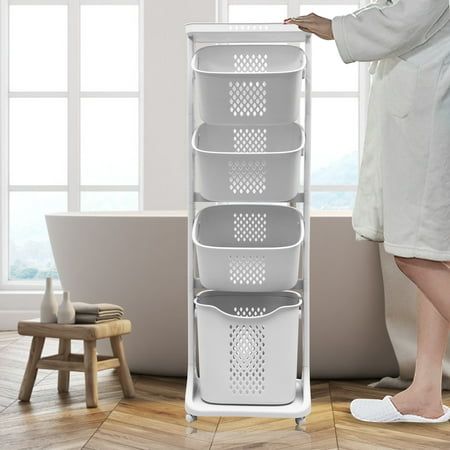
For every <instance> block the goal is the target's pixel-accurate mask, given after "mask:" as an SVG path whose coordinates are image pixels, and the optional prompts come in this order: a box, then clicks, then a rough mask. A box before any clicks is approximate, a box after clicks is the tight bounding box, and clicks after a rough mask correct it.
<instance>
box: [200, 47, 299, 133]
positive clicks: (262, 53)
mask: <svg viewBox="0 0 450 450" xmlns="http://www.w3.org/2000/svg"><path fill="white" fill-rule="evenodd" d="M305 61H306V58H305V54H304V52H303V51H302V50H301V49H300V48H299V47H294V46H292V45H214V46H209V47H203V48H201V49H200V50H198V51H197V53H196V54H195V55H194V58H193V60H192V69H193V71H194V74H195V77H196V79H197V82H198V87H199V93H200V115H201V117H202V119H203V120H204V121H205V122H207V123H211V124H231V125H234V124H282V123H291V122H295V121H296V120H297V117H298V112H299V100H298V99H299V98H300V89H301V77H302V73H303V70H304V67H305Z"/></svg>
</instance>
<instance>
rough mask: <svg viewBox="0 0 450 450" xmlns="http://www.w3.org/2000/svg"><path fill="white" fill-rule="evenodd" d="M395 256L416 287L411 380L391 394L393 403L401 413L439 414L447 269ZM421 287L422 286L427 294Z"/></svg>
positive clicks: (449, 295)
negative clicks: (414, 362) (415, 316)
mask: <svg viewBox="0 0 450 450" xmlns="http://www.w3.org/2000/svg"><path fill="white" fill-rule="evenodd" d="M395 259H396V262H397V264H398V265H399V267H400V269H401V270H402V272H403V273H405V275H406V276H408V278H410V279H411V280H412V281H413V282H414V283H415V284H416V285H417V286H418V288H419V290H418V302H417V313H418V314H417V359H416V370H415V374H414V380H413V382H412V384H411V386H410V387H409V388H408V389H406V390H405V391H403V392H400V393H399V394H397V395H395V396H394V398H393V402H394V404H395V406H396V407H397V409H398V410H399V411H400V412H402V413H406V414H417V415H420V416H423V417H432V418H435V417H439V416H441V415H442V413H443V410H442V393H441V390H442V360H443V358H444V354H445V350H446V346H447V340H448V332H449V325H450V324H449V321H448V320H447V319H446V318H445V317H444V316H443V314H447V312H448V311H450V269H449V268H448V267H447V265H446V264H444V263H440V262H434V261H428V260H420V259H417V258H410V259H407V258H398V257H396V258H395ZM421 289H426V290H427V291H428V295H430V297H427V296H426V295H425V293H424V292H423V291H422V290H421ZM435 303H436V305H438V306H439V310H438V309H437V307H436V306H435ZM440 311H441V312H440Z"/></svg>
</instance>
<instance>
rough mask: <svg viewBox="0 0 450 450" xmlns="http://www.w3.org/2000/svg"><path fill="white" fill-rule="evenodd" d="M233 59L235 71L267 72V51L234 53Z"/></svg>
mask: <svg viewBox="0 0 450 450" xmlns="http://www.w3.org/2000/svg"><path fill="white" fill-rule="evenodd" d="M233 59H234V68H235V69H236V72H267V67H268V64H267V53H264V54H262V53H251V52H246V53H235V54H234V55H233Z"/></svg>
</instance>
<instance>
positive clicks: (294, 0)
mask: <svg viewBox="0 0 450 450" xmlns="http://www.w3.org/2000/svg"><path fill="white" fill-rule="evenodd" d="M356 3H359V7H360V8H362V7H364V6H366V5H367V4H369V3H370V1H369V0H216V21H217V22H228V7H229V6H230V5H286V6H287V14H288V17H294V16H297V15H298V14H299V11H300V6H301V5H303V6H306V5H307V6H311V5H322V6H323V5H354V4H356ZM313 58H314V55H313ZM357 64H359V76H358V79H359V86H358V91H320V92H319V91H313V92H312V97H313V98H320V97H327V98H357V99H358V100H359V119H358V122H359V127H358V143H359V145H358V159H359V163H360V162H361V158H362V150H363V147H364V137H365V128H366V123H367V104H368V99H369V89H370V75H369V72H368V68H369V64H368V63H357ZM313 76H314V74H313ZM358 170H359V164H358ZM356 187H357V184H354V185H311V192H355V191H356ZM313 212H314V213H317V212H320V213H321V214H328V215H335V214H339V215H342V213H344V214H348V215H350V214H351V211H350V210H333V211H322V210H320V211H319V210H313Z"/></svg>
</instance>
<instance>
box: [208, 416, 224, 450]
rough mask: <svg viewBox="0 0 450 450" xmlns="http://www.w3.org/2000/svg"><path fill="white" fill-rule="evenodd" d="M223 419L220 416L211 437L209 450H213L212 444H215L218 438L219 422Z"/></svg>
mask: <svg viewBox="0 0 450 450" xmlns="http://www.w3.org/2000/svg"><path fill="white" fill-rule="evenodd" d="M221 420H222V417H219V420H218V421H217V423H216V428H215V429H214V434H213V437H212V439H211V444H209V448H208V450H211V449H212V446H213V445H214V440H215V439H216V433H217V429H218V428H219V424H220V422H221Z"/></svg>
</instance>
